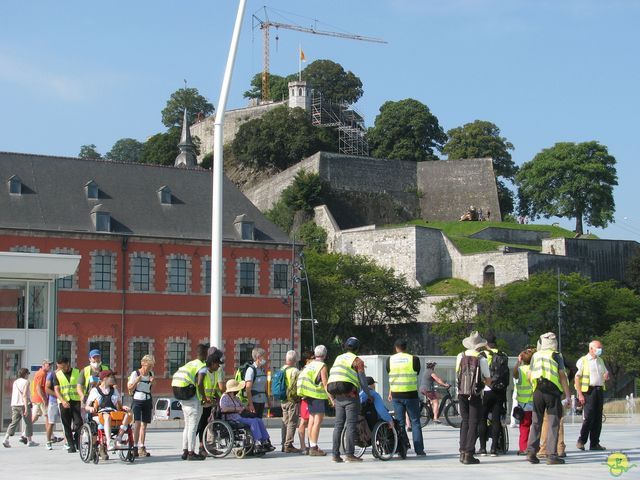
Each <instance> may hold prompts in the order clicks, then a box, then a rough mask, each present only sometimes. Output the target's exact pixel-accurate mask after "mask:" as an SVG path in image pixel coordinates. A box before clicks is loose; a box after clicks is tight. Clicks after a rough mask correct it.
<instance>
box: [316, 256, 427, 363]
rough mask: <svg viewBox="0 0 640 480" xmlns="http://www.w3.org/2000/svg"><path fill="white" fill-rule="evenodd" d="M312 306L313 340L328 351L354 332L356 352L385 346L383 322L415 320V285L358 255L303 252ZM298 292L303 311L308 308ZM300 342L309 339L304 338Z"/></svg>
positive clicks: (419, 292)
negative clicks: (357, 341) (358, 346)
mask: <svg viewBox="0 0 640 480" xmlns="http://www.w3.org/2000/svg"><path fill="white" fill-rule="evenodd" d="M305 258H306V273H307V276H308V278H309V285H310V288H311V297H312V299H313V312H314V316H315V318H316V319H318V322H319V325H318V328H317V329H316V332H317V334H316V341H317V343H322V344H324V345H326V346H327V347H328V348H329V349H330V350H331V351H332V352H333V353H335V352H336V351H337V350H338V349H339V348H340V344H341V343H342V342H343V341H344V340H346V339H347V338H348V337H350V336H352V335H353V336H357V337H358V338H359V339H360V340H361V342H362V344H363V348H362V352H363V353H366V352H376V351H385V350H388V349H389V335H388V334H385V332H386V329H387V327H388V326H389V325H390V324H393V323H410V322H415V321H416V315H417V314H418V311H419V305H420V301H421V299H422V298H423V296H424V290H423V289H422V288H421V287H411V286H409V285H408V283H407V281H406V279H405V278H404V277H403V276H398V275H396V274H395V272H394V271H393V269H388V268H383V267H380V266H378V265H376V264H375V263H374V262H373V261H371V260H369V259H367V258H365V257H362V256H357V255H356V256H352V255H343V254H339V253H328V254H321V253H316V252H314V251H313V250H310V251H308V252H306V253H305ZM307 309H308V304H307V299H306V298H305V297H304V296H303V311H308V310H307ZM305 343H306V344H310V343H311V342H310V341H309V339H306V341H305Z"/></svg>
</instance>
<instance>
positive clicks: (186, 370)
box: [171, 358, 206, 387]
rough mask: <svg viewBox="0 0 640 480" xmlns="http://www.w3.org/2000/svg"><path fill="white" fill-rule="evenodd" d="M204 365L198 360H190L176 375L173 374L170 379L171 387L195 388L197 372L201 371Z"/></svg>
mask: <svg viewBox="0 0 640 480" xmlns="http://www.w3.org/2000/svg"><path fill="white" fill-rule="evenodd" d="M204 366H206V364H205V363H204V362H203V361H202V360H199V359H197V358H196V359H195V360H191V361H190V362H188V363H186V364H184V365H183V366H181V367H180V368H179V369H178V371H177V372H176V373H174V374H173V378H172V379H171V386H172V387H188V386H189V385H194V386H197V382H196V377H197V375H198V371H199V370H201V369H202V368H203V367H204Z"/></svg>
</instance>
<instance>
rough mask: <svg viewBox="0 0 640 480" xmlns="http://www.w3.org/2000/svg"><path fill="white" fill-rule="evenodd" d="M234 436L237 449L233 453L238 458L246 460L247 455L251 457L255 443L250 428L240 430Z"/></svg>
mask: <svg viewBox="0 0 640 480" xmlns="http://www.w3.org/2000/svg"><path fill="white" fill-rule="evenodd" d="M234 435H235V441H234V442H233V444H234V445H235V447H236V449H235V451H234V452H233V453H235V455H236V457H238V458H244V457H246V456H247V455H251V453H253V445H254V443H255V439H254V438H253V434H252V433H251V429H250V428H249V427H244V428H239V429H237V430H236V431H235V432H234Z"/></svg>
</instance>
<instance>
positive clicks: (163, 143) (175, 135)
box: [139, 127, 180, 165]
mask: <svg viewBox="0 0 640 480" xmlns="http://www.w3.org/2000/svg"><path fill="white" fill-rule="evenodd" d="M178 143H180V128H178V127H174V128H170V129H169V130H167V131H166V132H164V133H156V134H155V135H153V136H152V137H150V138H149V139H148V140H147V141H146V142H144V145H143V147H142V153H141V155H140V157H139V162H140V163H154V164H157V165H173V164H174V163H175V161H176V157H177V156H178V153H180V150H179V149H178Z"/></svg>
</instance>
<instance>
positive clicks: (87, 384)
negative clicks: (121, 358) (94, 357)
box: [82, 363, 111, 394]
mask: <svg viewBox="0 0 640 480" xmlns="http://www.w3.org/2000/svg"><path fill="white" fill-rule="evenodd" d="M103 370H111V368H110V367H109V365H105V364H104V363H103V364H101V365H100V371H103ZM82 373H83V374H84V393H85V394H86V393H89V390H90V389H89V387H90V385H91V365H87V366H86V367H84V368H83V369H82ZM95 386H96V385H94V387H95Z"/></svg>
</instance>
